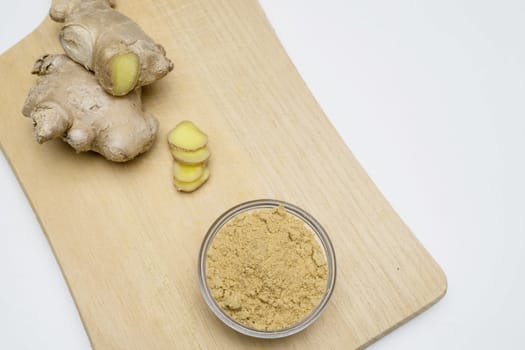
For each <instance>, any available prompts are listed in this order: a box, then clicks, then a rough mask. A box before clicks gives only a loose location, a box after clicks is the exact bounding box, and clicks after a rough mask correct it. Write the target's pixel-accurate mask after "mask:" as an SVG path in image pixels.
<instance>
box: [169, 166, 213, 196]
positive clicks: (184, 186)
mask: <svg viewBox="0 0 525 350" xmlns="http://www.w3.org/2000/svg"><path fill="white" fill-rule="evenodd" d="M209 178H210V170H209V169H208V168H207V167H206V168H204V172H203V173H202V176H201V177H200V178H198V179H197V180H195V181H192V182H183V181H178V180H177V179H176V178H175V177H174V178H173V184H174V185H175V188H176V189H177V190H178V191H180V192H193V191H195V190H196V189H198V188H199V187H201V186H202V185H203V184H204V183H205V182H206V181H208V179H209Z"/></svg>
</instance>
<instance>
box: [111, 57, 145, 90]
mask: <svg viewBox="0 0 525 350" xmlns="http://www.w3.org/2000/svg"><path fill="white" fill-rule="evenodd" d="M139 72H140V60H139V57H138V56H137V55H135V54H134V53H132V52H126V53H123V54H120V55H116V56H115V57H113V58H112V59H111V82H112V84H113V93H114V95H115V96H123V95H126V94H127V93H128V92H130V91H131V90H133V89H134V88H135V85H136V84H137V80H138V76H139Z"/></svg>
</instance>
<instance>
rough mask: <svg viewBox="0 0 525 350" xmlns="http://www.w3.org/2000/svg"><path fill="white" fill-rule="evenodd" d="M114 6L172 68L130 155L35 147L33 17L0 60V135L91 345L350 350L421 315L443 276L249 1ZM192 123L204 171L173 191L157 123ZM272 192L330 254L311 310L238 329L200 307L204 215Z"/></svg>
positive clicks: (37, 38)
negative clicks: (306, 321) (325, 241)
mask: <svg viewBox="0 0 525 350" xmlns="http://www.w3.org/2000/svg"><path fill="white" fill-rule="evenodd" d="M118 8H119V9H120V10H121V11H122V12H124V13H125V14H127V15H128V16H130V17H132V18H134V19H136V21H137V22H139V24H140V25H141V26H142V27H143V28H144V29H145V30H146V32H148V33H149V34H150V35H151V36H152V37H153V38H154V39H156V40H157V41H158V42H160V43H162V44H163V45H164V46H165V48H166V50H167V53H168V56H169V57H170V58H171V59H172V60H173V61H174V62H175V69H174V71H173V72H172V73H171V74H169V75H168V76H167V77H166V78H165V79H163V80H162V81H160V82H158V83H156V84H154V85H153V86H151V87H148V88H146V89H144V94H143V95H144V96H143V97H144V104H145V108H146V109H147V110H148V111H150V112H151V113H153V114H154V115H155V116H156V117H157V118H158V119H159V121H160V125H161V126H160V132H159V137H158V139H157V142H156V144H155V145H154V147H153V148H152V149H151V150H150V151H149V152H148V153H146V154H144V155H143V156H141V157H139V158H138V159H136V160H134V161H132V162H130V163H127V164H114V163H110V162H108V161H106V160H104V159H103V158H102V157H100V156H98V155H96V154H91V153H90V154H75V153H74V151H72V149H71V148H69V146H67V145H66V144H64V143H62V142H61V141H58V140H57V141H53V142H49V143H47V144H44V145H39V144H37V143H36V142H35V141H34V139H33V135H32V124H31V121H30V120H29V119H27V118H24V117H23V116H22V114H21V109H22V105H23V102H24V99H25V97H26V95H27V92H28V90H29V88H30V87H31V86H32V85H33V84H34V82H35V79H36V78H35V77H34V76H32V75H30V74H29V72H30V70H31V68H32V65H33V62H34V61H35V59H36V58H37V57H38V56H39V55H41V54H44V53H58V52H62V49H61V48H60V46H59V44H58V40H57V35H58V30H59V25H58V24H56V23H53V22H51V21H50V20H48V19H46V20H45V21H44V22H43V23H42V25H41V26H40V27H39V28H38V29H37V30H36V31H35V32H33V33H32V34H31V35H29V36H28V37H27V38H25V39H24V40H23V41H22V42H20V43H19V44H18V45H16V46H15V47H14V48H12V49H11V50H10V51H8V52H7V53H5V54H4V55H3V56H2V57H0V76H1V77H2V81H3V82H4V84H2V86H1V87H0V105H1V106H2V108H1V111H0V141H1V145H2V148H3V151H4V153H5V154H6V156H7V158H8V159H9V161H10V163H11V166H12V167H13V169H14V171H15V173H16V175H17V177H18V179H19V181H20V184H21V185H22V187H23V188H24V190H25V193H26V194H27V197H28V199H29V200H30V202H31V204H32V206H33V208H34V210H35V212H36V213H37V215H38V218H39V220H40V223H41V225H42V228H43V230H44V232H45V233H46V235H47V237H48V239H49V241H50V243H51V246H52V248H53V250H54V252H55V255H56V257H57V260H58V262H59V264H60V266H61V268H62V270H63V273H64V275H65V278H66V280H67V283H68V285H69V287H70V289H71V292H72V294H73V297H74V299H75V302H76V304H77V307H78V310H79V312H80V315H81V317H82V320H83V322H84V325H85V327H86V330H87V333H88V335H89V338H90V340H91V342H92V344H93V346H94V348H95V349H175V348H190V349H195V348H209V349H247V348H264V349H320V348H323V349H336V348H344V349H354V348H359V347H363V346H366V345H367V344H369V343H370V342H372V341H374V340H376V339H378V338H379V337H381V336H382V335H384V334H385V333H387V332H388V331H390V330H392V329H393V328H395V327H397V326H399V325H400V324H402V323H403V322H405V321H407V320H408V319H410V318H412V317H414V316H415V315H417V314H418V313H419V312H422V311H423V310H425V309H426V308H427V307H429V306H430V305H432V304H433V303H435V302H436V301H437V300H439V299H440V298H441V297H442V296H443V295H444V293H445V291H446V286H447V284H446V278H445V276H444V274H443V272H442V271H441V269H440V268H439V266H438V265H437V264H436V262H435V261H434V260H433V259H432V257H431V256H430V255H429V254H428V253H427V251H426V250H425V249H424V248H423V247H422V245H421V244H420V243H419V242H418V241H417V240H416V238H415V237H414V236H413V235H412V233H411V232H410V230H409V229H408V228H407V226H406V225H405V224H404V223H403V222H402V221H401V220H400V218H399V216H398V215H397V214H396V213H395V212H394V211H393V209H392V208H391V207H390V205H389V204H388V202H387V201H386V200H385V199H384V198H383V196H382V195H381V193H379V191H378V190H377V188H376V187H375V186H374V184H373V183H372V181H371V180H370V179H369V178H368V176H367V175H366V173H365V172H364V170H363V169H362V168H361V166H360V165H359V164H358V162H357V161H356V159H355V158H354V157H353V155H352V153H351V152H350V151H349V150H348V148H347V147H346V146H345V144H344V142H343V141H342V139H341V137H340V136H339V135H338V134H337V132H336V131H335V130H334V128H333V127H332V125H331V124H330V123H329V121H328V120H327V118H326V117H325V115H324V114H323V111H322V110H321V108H320V107H319V105H318V104H317V102H316V101H315V99H314V97H313V96H312V95H311V93H310V91H308V88H307V87H306V86H305V84H304V82H303V80H302V79H301V77H300V76H299V74H298V73H297V71H296V69H295V67H294V65H293V63H292V62H291V61H290V59H289V58H288V56H287V55H286V52H285V51H284V49H283V47H282V46H281V44H280V43H279V41H278V39H277V37H276V35H275V33H274V32H273V30H272V28H271V26H270V24H269V23H268V21H267V19H266V17H265V15H264V13H263V11H262V10H261V8H260V7H259V4H258V3H257V2H256V1H255V0H191V1H189V0H128V1H121V2H120V3H119V4H118ZM183 119H190V120H193V121H195V122H196V124H197V125H199V126H200V127H201V128H202V129H203V130H205V131H206V132H207V133H208V134H209V136H210V147H211V150H212V159H211V162H210V168H211V172H212V177H211V179H210V181H209V182H208V183H207V184H206V185H205V186H204V187H203V188H201V189H200V190H199V191H197V192H195V193H193V194H189V195H184V194H180V193H177V192H176V191H175V189H174V188H173V186H172V183H171V166H172V158H171V155H170V153H169V150H168V146H167V143H166V134H167V132H168V130H169V129H171V128H172V127H173V126H174V125H175V124H176V123H177V122H179V121H181V120H183ZM258 198H276V199H282V200H285V201H288V202H291V203H294V204H296V205H298V206H300V207H302V208H304V209H305V210H307V211H308V212H310V213H311V214H312V215H314V216H315V217H316V218H317V219H318V220H319V221H320V222H321V224H322V225H323V226H324V227H325V229H326V230H327V231H328V233H329V235H330V237H331V239H332V241H333V244H334V247H335V250H336V255H337V264H338V272H337V282H336V289H335V292H334V294H333V296H332V300H331V302H330V304H329V306H328V308H327V309H326V311H325V313H324V314H323V315H322V316H321V318H320V319H319V320H318V321H317V322H316V323H315V324H314V325H312V326H311V327H310V328H308V329H307V330H306V331H304V332H302V333H299V334H297V335H295V336H292V337H289V338H286V339H281V340H277V341H264V340H257V339H252V338H248V337H246V336H243V335H240V334H237V333H235V332H234V331H232V330H231V329H229V328H227V327H226V326H224V325H223V324H222V323H221V322H220V321H219V320H218V319H216V318H215V316H214V315H213V314H212V312H211V311H210V310H209V309H208V308H207V306H206V304H205V302H204V300H203V299H202V297H201V294H200V291H199V286H198V282H197V255H198V251H199V247H200V244H201V241H202V238H203V236H204V234H205V232H206V230H207V228H208V227H209V226H210V225H211V223H212V222H213V220H214V219H215V218H216V217H217V216H218V215H220V214H221V213H222V212H224V211H225V210H226V209H228V208H230V207H231V206H233V205H236V204H238V203H240V202H243V201H247V200H252V199H258Z"/></svg>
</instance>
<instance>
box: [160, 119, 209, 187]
mask: <svg viewBox="0 0 525 350" xmlns="http://www.w3.org/2000/svg"><path fill="white" fill-rule="evenodd" d="M168 144H169V146H170V151H171V154H172V155H173V158H175V163H174V165H173V184H174V185H175V188H176V189H177V190H179V191H181V192H193V191H195V190H196V189H198V188H199V187H201V186H202V185H203V184H204V183H205V182H206V181H207V180H208V179H209V177H210V170H209V169H208V162H207V161H208V158H209V157H210V151H209V150H208V147H207V144H208V136H207V135H206V134H205V133H203V132H202V131H201V130H200V129H199V128H197V127H196V126H195V124H193V123H192V122H190V121H183V122H180V123H179V124H178V125H177V126H176V127H175V128H174V129H172V130H171V131H170V132H169V134H168Z"/></svg>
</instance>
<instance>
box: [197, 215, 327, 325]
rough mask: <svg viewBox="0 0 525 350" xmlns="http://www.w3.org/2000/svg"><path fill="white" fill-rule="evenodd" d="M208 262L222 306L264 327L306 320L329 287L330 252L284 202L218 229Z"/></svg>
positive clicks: (211, 285) (215, 294) (237, 317)
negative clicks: (326, 251) (328, 252)
mask: <svg viewBox="0 0 525 350" xmlns="http://www.w3.org/2000/svg"><path fill="white" fill-rule="evenodd" d="M206 263H207V268H206V271H207V272H206V279H207V282H208V286H209V289H210V292H211V295H212V297H213V298H214V299H215V301H216V302H217V304H218V305H219V307H220V308H221V309H222V310H223V311H224V312H225V313H227V314H228V315H229V316H230V317H231V318H232V319H234V320H235V321H237V322H239V323H241V324H243V325H245V326H246V327H249V328H252V329H255V330H259V331H277V330H281V329H285V328H288V327H290V326H292V325H294V324H295V323H297V322H299V321H301V320H302V319H304V318H305V317H306V316H308V315H309V314H310V313H311V312H312V311H313V309H314V308H315V307H316V306H317V305H318V304H319V302H320V301H321V299H322V297H323V295H324V293H325V291H326V287H327V278H328V267H327V262H326V257H325V255H324V250H323V248H322V247H321V245H320V243H319V242H318V240H317V237H316V235H315V233H314V232H313V231H312V230H311V229H310V228H308V227H307V226H306V225H305V223H304V222H303V221H302V220H301V219H299V218H297V217H295V216H294V215H292V214H289V213H287V212H286V210H285V209H284V208H283V207H282V206H279V207H276V208H271V209H258V210H253V211H248V212H244V213H241V214H239V215H237V216H235V217H234V218H233V219H231V220H230V221H229V222H228V223H226V224H225V225H224V226H223V227H222V228H221V229H220V230H219V232H217V234H216V236H215V237H214V239H213V241H212V243H211V246H210V248H209V250H208V252H207V259H206Z"/></svg>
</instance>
